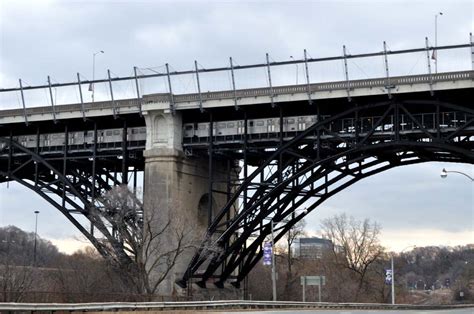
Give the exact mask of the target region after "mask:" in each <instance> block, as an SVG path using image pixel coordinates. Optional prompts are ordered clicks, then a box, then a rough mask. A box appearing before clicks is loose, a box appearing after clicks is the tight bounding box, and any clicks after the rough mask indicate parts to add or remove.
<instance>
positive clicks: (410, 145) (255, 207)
mask: <svg viewBox="0 0 474 314" xmlns="http://www.w3.org/2000/svg"><path fill="white" fill-rule="evenodd" d="M462 95H463V96H462V97H457V98H456V97H454V98H455V99H456V100H454V101H453V103H448V102H443V101H437V100H420V99H419V98H418V99H417V100H409V98H408V97H405V98H406V99H402V97H399V98H398V97H392V98H391V99H389V100H387V101H378V102H367V103H364V104H363V105H358V104H357V103H356V100H353V101H352V102H351V103H350V105H347V106H346V107H345V108H346V109H344V110H343V111H342V110H341V112H339V113H335V114H333V115H331V116H330V117H329V118H323V117H325V116H323V115H319V106H318V105H317V104H316V105H313V107H312V108H314V110H315V111H316V112H317V116H318V121H319V122H317V123H316V124H314V125H313V126H311V127H310V128H308V129H306V130H305V131H303V132H301V133H294V134H292V135H291V136H292V137H288V136H285V137H283V133H284V132H282V130H281V129H280V132H279V136H280V137H279V138H278V137H276V138H272V139H270V140H271V141H272V144H271V145H270V146H267V147H266V148H269V147H272V148H270V149H266V148H263V149H262V148H261V147H260V148H259V149H260V152H263V153H261V154H260V155H259V157H258V158H256V159H255V160H254V162H253V165H254V166H256V169H255V170H254V171H253V172H252V173H247V167H246V166H244V174H245V177H246V178H245V179H244V180H242V181H239V182H233V183H231V182H229V183H231V184H233V189H234V192H233V193H232V194H231V195H229V200H228V202H227V204H226V205H225V206H224V207H223V208H222V209H221V210H220V212H219V213H218V215H217V216H216V217H215V219H214V220H213V222H212V224H211V225H210V226H209V229H208V232H207V236H206V239H205V240H204V241H203V243H202V246H201V248H200V250H199V251H198V252H197V253H196V254H195V256H194V257H193V259H192V260H191V262H190V264H189V266H188V268H187V270H186V272H185V274H184V276H183V278H182V279H181V280H179V281H178V282H177V283H178V284H179V285H180V286H182V287H186V286H187V284H188V282H189V281H190V280H191V279H192V278H197V279H198V280H199V281H198V282H197V283H198V285H200V286H201V287H205V286H206V282H208V281H212V282H213V283H214V284H215V285H216V286H217V287H223V285H224V282H226V281H228V280H231V282H232V283H233V284H234V286H236V287H239V286H240V282H241V281H242V280H243V279H244V278H245V277H246V276H247V274H248V273H249V272H250V270H251V269H252V268H253V267H254V266H255V264H256V263H257V262H258V260H259V259H260V258H261V256H262V243H263V241H264V239H265V237H266V236H268V235H269V234H270V229H271V227H270V223H269V222H268V220H266V219H273V221H274V222H277V223H278V224H277V227H276V230H275V231H276V237H275V239H276V240H278V239H280V238H281V237H282V236H283V235H284V234H285V233H286V232H287V231H288V230H289V229H290V228H291V227H292V226H293V225H294V224H296V223H297V222H298V221H299V220H301V219H302V218H303V217H304V216H305V215H306V214H307V213H309V212H311V211H312V210H314V209H316V208H317V206H319V205H320V204H321V203H322V202H324V201H325V200H326V199H328V198H329V197H331V196H333V195H335V194H336V193H338V192H340V191H342V190H344V189H345V188H347V187H349V186H350V185H352V184H354V183H356V182H358V181H359V180H361V179H363V178H366V177H368V176H371V175H374V174H377V173H380V172H382V171H385V170H388V169H391V168H394V167H398V166H403V165H410V164H416V163H421V162H427V161H443V162H463V163H474V109H473V107H474V106H473V104H472V90H471V91H468V92H467V93H465V94H462ZM427 99H433V98H431V97H429V98H427ZM280 108H281V107H280ZM242 111H244V109H242ZM445 115H449V119H445ZM281 119H283V117H282V114H281V111H280V122H281V121H282V120H281ZM114 121H115V122H114V123H115V124H114V126H115V127H117V126H120V123H122V122H123V123H124V124H123V130H124V132H123V134H126V133H127V132H126V129H127V124H126V121H127V119H125V118H124V119H123V121H122V120H120V119H117V120H114ZM89 122H90V121H88V122H87V123H89ZM244 125H245V126H246V125H247V123H245V124H244ZM282 125H283V123H280V127H282ZM60 127H63V131H64V133H65V134H66V136H65V138H66V139H67V138H68V136H67V133H68V132H69V131H70V130H71V129H69V130H68V125H67V124H66V125H61V126H58V128H60ZM90 127H91V126H89V128H90ZM92 127H93V129H94V138H95V139H97V136H98V135H97V124H96V123H94V124H93V126H92ZM247 131H248V130H244V135H243V136H242V138H241V146H239V147H232V148H227V149H230V150H232V151H233V152H234V153H235V154H234V155H229V156H231V157H229V158H237V159H239V158H241V159H243V160H244V164H245V165H246V164H247V162H246V159H247V155H249V156H250V155H251V154H252V149H254V148H255V147H252V143H250V142H251V141H250V135H249V134H248V132H247ZM39 136H40V133H39V131H38V138H39ZM0 141H2V143H3V144H4V145H3V146H0V147H1V148H0V182H6V181H17V182H18V183H19V184H21V185H23V186H25V187H27V188H29V189H31V190H32V191H34V192H35V193H37V194H39V195H40V196H41V197H43V198H44V199H45V200H46V201H48V202H49V203H51V204H52V205H53V206H54V207H55V208H57V209H58V210H59V211H60V212H61V213H62V214H63V215H65V216H66V217H67V218H68V219H69V220H70V221H71V222H72V223H73V225H74V226H76V227H77V228H78V229H79V230H80V231H81V233H82V234H84V236H86V238H87V239H89V240H90V241H91V243H92V244H93V245H94V246H95V247H96V248H97V250H98V251H99V252H100V253H101V254H102V255H103V256H104V257H105V258H107V259H108V260H110V261H112V262H114V263H118V264H120V265H127V264H130V263H132V262H133V261H132V259H133V252H132V254H131V252H129V251H127V248H126V247H125V246H124V245H123V239H121V238H120V236H119V234H118V233H116V232H115V231H116V229H117V226H116V225H115V224H116V221H115V218H116V217H115V216H114V213H113V212H107V211H104V208H103V204H102V203H101V199H100V196H101V195H103V194H104V193H106V191H108V190H110V189H111V188H112V187H113V186H115V185H120V184H127V183H129V181H130V179H129V172H133V173H135V175H134V176H133V181H136V171H137V170H138V171H142V170H143V169H144V159H143V149H144V147H145V143H134V142H131V141H128V140H127V139H126V137H124V138H122V140H121V141H120V142H119V143H115V144H114V146H112V147H110V146H108V145H105V144H100V143H97V141H96V140H94V141H93V143H92V144H87V145H86V147H82V148H81V149H78V148H77V147H74V145H73V144H72V143H68V142H67V141H66V142H65V144H64V146H62V147H58V149H57V150H55V151H51V152H44V151H41V149H40V147H36V148H27V147H25V146H24V145H22V144H21V143H19V142H17V141H15V140H14V138H13V136H12V133H10V136H9V137H2V138H1V139H0ZM36 142H37V143H39V140H37V141H36ZM211 142H212V141H211ZM239 145H240V144H239ZM216 146H217V144H216ZM207 149H209V147H208V148H206V150H207ZM210 149H212V145H210ZM217 149H218V148H216V150H217ZM210 153H211V154H209V155H212V151H210ZM247 153H248V154H247ZM206 154H207V153H206ZM129 169H133V170H129ZM135 185H136V182H135ZM302 208H305V209H306V210H307V213H302V212H301V211H298V209H302ZM234 212H235V213H237V214H236V215H235V216H232V215H230V213H234ZM136 217H138V216H135V217H129V219H128V220H127V224H128V227H129V228H132V229H140V228H141V226H140V222H139V220H138V219H137V218H136ZM84 218H85V219H86V220H87V221H88V222H90V225H91V228H90V229H87V228H85V227H84V226H83V224H82V223H81V220H83V219H84ZM283 220H284V221H285V222H283ZM94 230H97V231H98V233H100V234H101V236H100V237H99V236H98V234H97V233H95V232H94ZM103 238H105V240H106V241H105V242H104V241H103ZM216 247H218V248H219V249H218V250H216V249H215V248H216Z"/></svg>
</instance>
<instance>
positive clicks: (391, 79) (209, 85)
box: [0, 37, 474, 123]
mask: <svg viewBox="0 0 474 314" xmlns="http://www.w3.org/2000/svg"><path fill="white" fill-rule="evenodd" d="M473 47H474V44H473V42H472V37H471V40H470V42H469V43H468V44H460V45H450V46H437V47H433V46H429V42H428V39H426V42H425V47H422V48H415V49H404V50H387V49H386V47H385V44H384V50H383V51H379V52H374V53H363V54H348V53H347V51H346V49H345V48H344V53H343V54H342V55H339V56H333V57H322V58H312V57H308V54H307V52H306V51H304V58H302V59H298V60H295V59H292V60H287V61H272V62H270V58H269V56H268V54H267V62H266V63H259V64H249V65H236V64H234V63H233V61H232V59H230V66H226V67H217V68H203V67H201V68H198V66H197V63H196V67H195V69H193V70H186V71H171V72H170V71H165V72H163V71H161V72H160V71H153V73H152V74H143V73H141V72H140V69H138V68H136V67H135V68H134V69H135V72H136V73H135V75H134V76H127V77H110V75H109V76H108V78H105V79H97V80H82V81H81V79H80V75H79V74H77V77H78V80H77V81H76V82H66V83H51V81H48V84H46V85H34V86H25V84H24V83H22V81H21V80H19V87H12V88H0V96H1V97H2V99H3V100H2V103H1V104H0V105H3V107H4V108H5V107H7V108H8V107H9V108H11V107H12V105H11V104H12V103H13V101H15V102H18V103H19V104H20V106H21V109H20V111H21V113H20V112H19V111H18V110H4V111H2V112H0V117H5V116H19V115H22V116H23V117H24V119H25V122H26V123H28V116H30V115H35V114H40V115H41V114H49V115H52V118H53V119H56V114H58V113H64V112H68V111H77V110H80V111H82V115H83V117H84V118H85V114H86V112H88V111H91V110H110V109H112V110H113V114H114V115H115V114H117V113H118V114H120V113H121V112H124V111H126V112H137V111H140V112H141V104H142V103H143V102H145V103H146V102H162V103H167V104H169V108H170V110H172V111H174V110H176V103H183V102H184V103H185V102H196V104H197V106H199V107H200V108H201V109H202V107H203V102H206V101H210V100H221V99H233V100H234V105H235V106H238V101H239V99H242V98H245V97H259V96H270V97H271V101H272V102H273V97H275V96H278V95H285V94H304V93H306V94H307V98H308V99H309V100H311V98H317V95H313V94H314V93H317V92H321V91H333V90H347V96H348V97H350V93H351V90H354V89H358V88H374V87H376V88H378V87H380V88H383V89H384V90H385V91H386V92H387V93H390V92H391V91H390V90H391V86H397V85H404V84H415V83H427V84H430V86H432V85H433V84H435V83H437V82H443V81H450V80H463V79H469V78H471V79H472V73H471V71H457V72H449V73H438V74H436V73H433V71H432V69H431V63H432V62H433V61H432V60H431V58H430V54H432V53H434V52H436V53H437V54H439V53H440V52H443V53H444V52H446V53H447V52H457V51H461V52H462V50H460V49H466V48H469V49H470V50H472V49H473ZM407 54H408V55H410V54H411V55H413V54H416V55H417V56H418V58H417V62H416V64H415V66H416V65H417V64H418V61H419V59H420V58H419V57H420V56H423V58H425V59H426V61H425V66H424V67H425V69H424V70H422V71H421V73H422V74H420V75H399V76H393V73H390V71H389V69H390V63H389V57H390V58H391V59H390V61H393V62H395V60H396V59H397V58H395V57H397V56H398V57H401V56H402V57H403V58H402V61H405V59H407V57H405V55H407ZM464 55H465V56H466V58H464V57H459V56H458V57H457V58H455V60H462V61H463V62H464V61H466V60H467V59H468V58H467V55H468V54H467V53H465V54H464V52H463V56H464ZM380 57H382V58H384V60H385V65H386V66H385V68H384V69H385V75H381V73H379V74H377V75H375V76H372V77H368V78H367V79H356V78H358V77H357V75H354V73H353V72H351V70H352V68H351V67H350V65H351V64H350V63H349V65H348V62H355V61H354V60H360V59H364V60H369V61H370V62H369V66H368V67H371V68H374V66H373V64H374V62H373V59H371V58H380ZM334 62H341V63H342V64H343V66H344V71H342V72H341V73H345V75H343V76H345V79H344V80H337V79H336V78H337V77H342V76H341V75H340V74H341V73H339V72H338V73H339V74H338V75H328V76H327V77H325V78H324V80H328V78H329V80H330V81H324V80H323V82H317V83H316V82H315V78H314V77H315V76H318V75H320V72H319V71H316V70H315V69H314V68H312V66H314V65H316V64H320V63H322V64H332V66H333V67H335V66H334V65H335V64H334ZM405 62H408V63H409V62H410V61H405ZM465 63H466V64H467V62H465ZM167 66H168V65H167ZM293 66H296V84H295V85H293V84H288V82H289V81H290V78H291V77H294V76H293V75H294V74H293V73H294V72H293V73H292V74H289V73H288V69H289V67H290V68H291V67H293ZM298 66H301V67H302V68H303V70H304V71H303V72H304V73H303V72H301V71H300V73H299V74H300V75H298ZM335 68H337V69H338V71H340V66H339V65H338V66H337V67H335ZM399 68H400V67H398V66H396V67H395V66H393V65H392V68H391V70H392V71H394V72H395V71H396V72H397V73H398V74H400V72H402V74H403V73H412V71H411V70H410V71H408V70H406V71H399ZM402 68H406V67H404V66H402ZM462 68H465V65H464V66H463V67H462ZM147 69H148V68H147ZM452 69H453V68H452V67H451V69H450V70H452ZM142 70H144V71H145V70H146V69H142ZM244 70H249V71H254V72H252V73H254V74H253V75H256V76H257V77H258V80H259V82H260V83H257V81H258V80H256V81H255V84H251V85H250V87H253V86H255V87H257V88H245V87H246V86H247V87H248V86H249V84H248V82H250V81H252V82H253V80H252V78H250V79H246V78H245V77H243V76H241V74H243V73H247V72H248V71H247V72H246V71H244ZM261 70H263V71H261ZM283 70H285V71H287V72H285V71H283ZM291 70H292V71H294V68H292V69H291ZM255 71H260V72H258V74H255V73H256V72H255ZM369 72H370V71H369ZM418 72H420V71H418ZM423 72H424V74H423ZM213 74H219V75H220V76H221V77H219V78H216V77H212V75H213ZM303 74H304V75H303ZM372 74H373V73H372ZM206 75H207V76H206ZM251 75H252V74H251ZM299 76H303V77H304V79H303V80H302V81H303V84H298V77H299ZM160 77H162V78H166V77H167V78H168V80H167V84H166V83H165V84H161V85H160V84H155V83H156V78H160ZM176 77H179V78H180V80H181V79H186V78H187V79H191V81H194V83H197V84H193V87H191V90H192V91H191V92H190V90H189V88H184V89H183V88H181V87H180V85H179V84H176V82H175V83H174V84H173V78H176ZM225 78H229V80H226V79H225ZM151 79H155V81H152V80H151ZM147 80H150V81H149V82H150V83H151V84H150V85H148V86H151V89H150V90H148V89H146V88H145V86H146V84H145V83H146V82H147ZM230 80H231V83H232V84H230ZM127 81H128V82H129V83H132V86H133V88H134V90H133V91H132V93H131V94H132V95H133V94H135V97H133V98H130V91H127V92H126V93H123V91H122V90H118V88H117V87H115V89H116V90H115V91H114V84H117V83H122V82H127ZM175 81H176V80H175ZM272 81H273V82H277V83H276V84H275V83H274V84H273V85H274V86H272ZM199 82H200V83H201V84H199ZM216 82H217V83H216ZM224 82H227V83H229V84H228V85H226V84H227V83H224ZM213 84H214V85H213ZM262 84H263V85H262ZM157 85H160V86H159V87H158V86H157ZM229 85H230V88H229ZM277 85H278V86H277ZM188 86H189V84H188ZM236 86H237V87H236ZM84 87H86V88H87V87H88V89H87V90H88V91H94V90H97V91H99V87H100V88H101V92H97V93H96V97H95V98H96V99H95V100H96V101H95V102H87V100H88V99H89V95H87V92H84ZM200 87H202V89H201V88H200ZM59 88H68V90H67V93H68V94H67V95H66V96H67V97H63V98H62V101H63V102H64V101H66V102H68V103H67V104H66V103H64V104H61V105H59V104H58V101H56V100H55V98H56V96H54V97H53V94H55V95H56V92H57V91H58V90H59ZM71 88H72V89H71ZM53 89H54V93H53ZM157 89H158V90H161V92H159V93H157V92H156V91H157ZM32 90H39V91H40V93H39V94H35V95H34V97H31V95H29V96H30V97H29V98H27V97H26V95H25V94H26V93H27V92H29V91H32ZM205 90H208V92H205ZM169 91H174V93H175V94H170V93H168V92H169ZM41 92H45V93H44V94H41ZM78 92H79V93H78ZM119 92H120V93H119ZM74 93H75V94H76V97H77V95H78V94H80V100H81V101H80V103H75V104H74V101H71V100H72V99H73V97H72V96H73V94H74ZM40 94H41V96H40ZM144 94H147V96H144ZM112 95H114V96H115V98H114V97H112ZM125 95H128V96H125ZM45 96H46V103H49V104H50V106H47V107H38V105H37V104H39V103H43V104H44V103H45V102H44V100H45V99H44V97H45ZM63 96H64V95H63ZM91 97H92V96H91ZM15 98H17V99H15ZM41 99H42V100H41ZM76 99H77V98H76ZM91 100H92V98H91ZM27 101H28V104H27ZM75 102H77V101H75Z"/></svg>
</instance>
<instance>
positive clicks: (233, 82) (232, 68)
mask: <svg viewBox="0 0 474 314" xmlns="http://www.w3.org/2000/svg"><path fill="white" fill-rule="evenodd" d="M229 62H230V76H231V78H232V90H233V91H234V106H235V110H239V106H238V105H237V90H236V89H235V77H234V63H233V62H232V57H229Z"/></svg>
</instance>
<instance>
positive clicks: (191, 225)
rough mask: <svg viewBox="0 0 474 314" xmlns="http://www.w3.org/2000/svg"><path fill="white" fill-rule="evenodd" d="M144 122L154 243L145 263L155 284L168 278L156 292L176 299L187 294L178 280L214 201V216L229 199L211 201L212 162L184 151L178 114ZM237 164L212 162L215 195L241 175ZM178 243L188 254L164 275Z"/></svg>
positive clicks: (149, 237) (149, 230) (151, 114)
mask: <svg viewBox="0 0 474 314" xmlns="http://www.w3.org/2000/svg"><path fill="white" fill-rule="evenodd" d="M145 121H146V125H147V142H146V150H145V152H144V157H145V176H144V207H145V214H144V217H145V227H144V239H145V243H146V242H149V243H150V249H149V250H148V251H147V252H144V254H145V255H146V256H144V262H145V263H146V265H147V267H148V269H149V270H151V277H152V281H156V280H158V278H161V276H164V277H165V279H164V280H163V281H162V282H161V284H160V285H159V287H158V289H157V291H156V293H157V294H160V295H165V296H171V295H175V294H182V293H184V291H183V290H182V289H181V288H179V287H178V286H177V285H176V284H175V281H176V280H177V279H181V277H182V276H183V274H184V272H185V270H186V268H187V266H188V264H189V262H190V261H191V258H192V256H193V254H194V252H195V249H196V247H197V246H198V245H199V244H200V243H201V241H202V240H203V238H204V236H205V233H206V230H207V227H208V208H209V207H208V206H209V202H210V201H211V202H212V211H213V213H212V216H213V217H214V216H215V215H216V213H217V212H218V211H219V210H220V208H222V207H223V206H224V205H225V203H226V201H227V195H226V194H225V193H212V198H211V199H210V198H209V159H208V157H207V156H202V157H192V156H191V157H189V156H185V154H184V153H183V148H182V120H181V116H180V113H179V112H177V113H175V114H174V115H173V114H171V113H165V112H163V111H148V112H146V114H145ZM233 165H234V162H233V161H227V160H222V159H213V164H212V168H213V171H212V177H213V181H214V182H215V183H213V190H214V191H227V183H226V181H227V179H228V178H229V171H231V172H232V174H233V177H234V178H235V176H236V175H235V173H236V172H235V171H233V170H232V167H233ZM229 166H230V168H229ZM165 226H167V227H166V228H165ZM164 228H165V230H164ZM178 235H181V236H178ZM179 245H181V247H180V248H179V249H180V250H183V252H182V253H181V254H180V255H179V256H178V258H177V259H176V261H174V262H173V263H174V266H173V267H172V268H171V270H170V271H169V273H167V274H165V271H166V270H167V269H168V268H169V263H170V260H169V258H170V257H173V256H174V255H173V254H174V250H176V249H178V247H179ZM157 261H158V263H156V262H157ZM153 265H154V266H153ZM208 293H209V292H206V294H208ZM219 294H222V293H219Z"/></svg>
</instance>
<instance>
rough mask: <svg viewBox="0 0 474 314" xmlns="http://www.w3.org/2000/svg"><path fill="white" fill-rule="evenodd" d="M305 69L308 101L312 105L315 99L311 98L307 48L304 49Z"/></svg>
mask: <svg viewBox="0 0 474 314" xmlns="http://www.w3.org/2000/svg"><path fill="white" fill-rule="evenodd" d="M304 69H305V72H306V88H307V93H308V103H309V104H310V105H312V104H313V100H312V99H311V84H310V81H309V71H308V56H307V54H306V49H305V50H304Z"/></svg>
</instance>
